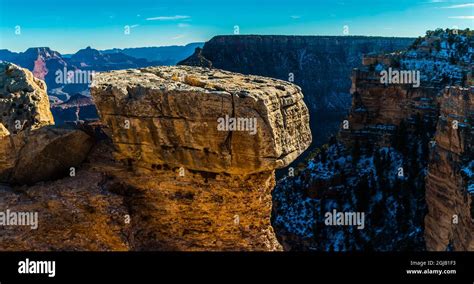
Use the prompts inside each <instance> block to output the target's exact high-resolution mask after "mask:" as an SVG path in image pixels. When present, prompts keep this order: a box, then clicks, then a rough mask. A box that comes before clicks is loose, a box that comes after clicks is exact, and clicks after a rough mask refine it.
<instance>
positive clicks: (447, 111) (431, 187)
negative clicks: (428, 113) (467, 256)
mask: <svg viewBox="0 0 474 284" xmlns="http://www.w3.org/2000/svg"><path fill="white" fill-rule="evenodd" d="M473 103H474V96H473V90H472V88H470V89H469V88H460V87H451V88H446V89H445V90H444V91H443V93H442V96H440V97H439V104H440V106H441V109H440V117H439V120H438V125H437V127H436V134H435V137H434V141H433V143H432V147H431V157H430V163H429V166H428V174H427V176H426V202H427V204H428V208H429V214H428V215H427V216H426V218H425V239H426V247H427V249H428V250H436V251H440V250H457V251H467V250H469V251H474V202H473V200H474V189H473V186H472V184H473V178H474V175H473V171H472V170H473V167H474V164H473V163H472V160H473V157H474V155H473V152H472V151H473V150H472V149H473V148H472V147H473V146H474V145H473V143H472V142H473V133H472V129H473V128H472V119H473V118H474V117H473V114H474V109H473Z"/></svg>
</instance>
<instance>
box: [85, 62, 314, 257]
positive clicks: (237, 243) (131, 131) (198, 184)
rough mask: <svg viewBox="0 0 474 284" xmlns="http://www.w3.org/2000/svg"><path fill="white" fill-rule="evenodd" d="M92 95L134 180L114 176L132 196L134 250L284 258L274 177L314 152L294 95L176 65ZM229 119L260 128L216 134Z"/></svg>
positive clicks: (282, 87)
mask: <svg viewBox="0 0 474 284" xmlns="http://www.w3.org/2000/svg"><path fill="white" fill-rule="evenodd" d="M91 93H92V96H93V98H94V100H95V103H96V104H97V108H98V110H99V115H100V117H101V119H102V121H104V122H105V123H106V124H107V125H108V126H109V127H110V133H111V134H110V135H111V137H112V140H113V143H114V145H115V148H116V152H115V158H116V160H118V161H123V162H124V164H125V165H127V166H128V167H129V168H130V169H132V170H133V172H134V175H130V174H123V173H120V172H116V173H115V174H114V176H115V179H116V180H117V181H118V182H119V183H120V184H121V186H119V187H118V188H122V189H121V190H125V191H128V192H130V191H131V192H133V193H132V194H129V195H130V196H133V197H132V198H131V199H130V200H129V201H128V204H130V206H131V208H132V209H131V210H132V211H133V212H135V215H134V216H135V217H134V218H136V219H138V220H136V219H135V222H138V223H137V227H136V228H137V230H138V228H140V229H139V230H140V232H141V234H139V235H137V236H136V239H135V240H136V243H135V246H138V247H139V249H173V250H278V249H281V246H280V245H279V244H278V242H277V241H276V239H275V236H274V233H273V229H272V227H271V225H270V215H271V191H272V189H273V187H274V185H275V178H274V170H275V169H276V168H280V167H284V166H286V165H288V164H289V163H290V162H291V161H293V160H294V159H295V158H296V157H297V156H298V155H299V154H301V153H302V152H303V151H304V150H305V149H306V148H307V147H308V146H309V145H310V143H311V132H310V129H309V116H308V110H307V108H306V106H305V104H304V103H303V100H302V99H303V95H302V93H301V90H300V89H299V87H297V86H295V85H293V84H290V83H287V82H284V81H280V80H275V79H270V78H264V77H258V76H245V75H241V74H236V73H231V72H226V71H221V70H210V69H205V68H196V67H185V66H181V67H153V68H145V69H139V70H124V71H113V72H108V73H101V74H99V75H97V76H96V77H95V78H94V84H93V86H92V87H91ZM226 117H227V118H243V119H254V120H255V121H256V124H255V125H254V126H256V128H255V129H237V131H231V130H230V129H223V128H222V127H221V128H220V127H219V119H224V118H226ZM114 188H117V187H116V186H114ZM136 196H141V197H140V198H136ZM140 220H148V221H140ZM140 224H141V225H140ZM143 234H145V235H143ZM150 236H151V237H150Z"/></svg>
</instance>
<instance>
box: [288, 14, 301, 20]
mask: <svg viewBox="0 0 474 284" xmlns="http://www.w3.org/2000/svg"><path fill="white" fill-rule="evenodd" d="M290 18H292V19H300V18H301V16H297V15H293V16H290Z"/></svg>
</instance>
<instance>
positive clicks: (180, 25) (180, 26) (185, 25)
mask: <svg viewBox="0 0 474 284" xmlns="http://www.w3.org/2000/svg"><path fill="white" fill-rule="evenodd" d="M189 26H190V25H189V24H185V23H179V24H178V28H187V27H189Z"/></svg>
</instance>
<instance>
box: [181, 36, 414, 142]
mask: <svg viewBox="0 0 474 284" xmlns="http://www.w3.org/2000/svg"><path fill="white" fill-rule="evenodd" d="M413 40H414V39H411V38H388V37H364V36H261V35H232V36H216V37H213V38H212V39H211V40H209V41H208V42H206V43H205V44H204V47H203V48H202V49H196V52H195V54H194V55H192V56H190V57H189V58H188V59H185V60H183V61H181V62H180V63H178V64H179V65H190V66H203V67H214V68H219V69H224V70H229V71H233V72H239V73H243V74H253V75H260V76H268V77H272V78H277V79H281V80H285V81H290V82H293V83H295V84H296V85H298V86H301V89H302V90H303V93H304V94H305V98H304V100H305V103H306V105H307V106H308V108H309V109H310V115H311V129H312V130H313V135H314V139H313V142H314V143H313V145H312V148H313V147H316V146H320V145H322V144H324V142H325V141H327V139H328V138H329V137H330V136H331V135H333V134H335V133H337V130H338V127H339V124H340V121H341V120H342V119H343V118H344V117H345V115H347V111H348V110H349V109H350V105H351V96H350V92H349V89H350V86H351V80H350V76H351V71H352V69H353V68H355V67H358V66H361V60H362V55H363V54H368V53H385V52H393V51H398V50H404V49H406V48H407V47H408V46H409V45H410V44H411V43H412V42H413ZM310 149H311V148H310Z"/></svg>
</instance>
